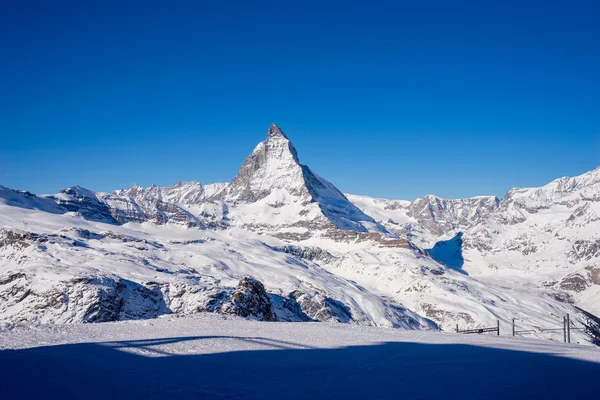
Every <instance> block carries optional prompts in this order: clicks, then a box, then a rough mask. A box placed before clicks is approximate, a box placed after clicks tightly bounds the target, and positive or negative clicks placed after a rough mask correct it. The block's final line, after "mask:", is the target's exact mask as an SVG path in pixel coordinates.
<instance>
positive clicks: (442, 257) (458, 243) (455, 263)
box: [425, 232, 468, 275]
mask: <svg viewBox="0 0 600 400" xmlns="http://www.w3.org/2000/svg"><path fill="white" fill-rule="evenodd" d="M462 236H463V234H462V232H459V233H457V234H456V236H454V237H453V238H452V239H449V240H440V241H439V242H437V243H436V244H435V245H434V246H433V248H432V249H426V250H425V251H426V252H427V253H428V254H429V255H430V256H431V257H433V258H434V259H435V260H437V261H439V262H441V263H443V264H445V265H446V266H448V267H450V268H452V269H453V270H455V271H458V272H460V273H463V274H465V275H468V274H467V272H466V271H464V270H463V269H462V267H463V265H464V264H465V259H464V258H463V254H462V245H463V240H462Z"/></svg>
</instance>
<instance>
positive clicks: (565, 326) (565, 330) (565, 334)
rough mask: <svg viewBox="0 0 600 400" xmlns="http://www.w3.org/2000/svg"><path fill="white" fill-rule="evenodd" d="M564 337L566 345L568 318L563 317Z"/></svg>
mask: <svg viewBox="0 0 600 400" xmlns="http://www.w3.org/2000/svg"><path fill="white" fill-rule="evenodd" d="M563 336H564V341H565V343H567V317H563Z"/></svg>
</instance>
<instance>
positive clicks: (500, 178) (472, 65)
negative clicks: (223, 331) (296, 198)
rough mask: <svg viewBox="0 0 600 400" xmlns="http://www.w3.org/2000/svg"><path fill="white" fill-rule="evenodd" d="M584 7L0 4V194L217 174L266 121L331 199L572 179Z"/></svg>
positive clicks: (593, 63) (584, 103)
mask: <svg viewBox="0 0 600 400" xmlns="http://www.w3.org/2000/svg"><path fill="white" fill-rule="evenodd" d="M170 3H175V4H170ZM250 3H252V4H250ZM325 3H327V4H325ZM599 4H600V2H598V1H588V2H582V1H564V2H553V1H540V2H530V1H514V2H511V1H472V2H461V1H452V2H450V1H441V0H440V1H427V0H425V1H410V2H409V1H406V2H404V1H398V2H392V1H389V2H379V3H378V2H374V1H362V2H352V1H349V2H310V1H309V2H306V1H281V0H279V1H274V2H242V1H240V2H229V1H217V2H204V1H193V2H192V1H190V2H183V1H173V2H166V1H165V2H160V3H159V2H152V1H150V2H148V1H144V2H141V1H140V2H126V1H119V2H108V1H102V2H92V1H79V2H66V1H52V2H50V1H40V2H32V1H27V0H24V1H4V2H2V3H1V5H0V34H1V37H2V40H1V41H0V51H1V62H0V93H1V95H0V185H4V186H8V187H12V188H17V189H27V190H30V191H33V192H35V193H48V192H57V191H58V190H60V189H61V188H65V187H68V186H72V185H75V184H79V185H81V186H85V187H88V188H90V189H93V190H98V191H111V190H114V189H118V188H122V187H129V186H130V185H131V184H133V183H137V184H139V185H142V186H147V185H150V184H151V183H156V184H159V185H168V184H172V183H175V182H178V181H184V180H198V181H201V182H203V183H210V182H215V181H228V180H231V179H232V178H233V176H235V174H236V172H237V170H238V168H239V167H240V165H241V164H242V162H243V159H244V158H245V157H246V156H247V155H248V154H249V153H250V152H251V151H252V149H253V148H254V146H255V145H256V144H257V143H258V142H259V141H261V140H263V139H264V138H265V137H266V132H267V129H268V127H269V125H270V124H271V123H272V122H274V121H275V122H277V123H278V124H279V125H280V126H281V127H282V129H283V130H284V131H285V132H286V133H287V134H288V135H289V136H290V138H291V139H292V141H293V142H294V144H295V145H296V148H297V149H298V152H299V155H300V159H301V161H302V162H303V163H305V164H308V165H309V166H310V167H311V168H312V169H313V170H315V171H316V172H317V173H319V174H320V175H322V176H324V177H325V178H327V179H329V180H330V181H332V182H333V183H334V184H336V185H337V186H338V187H339V188H340V189H341V190H342V191H345V192H352V193H357V194H369V195H373V196H380V197H388V198H405V199H414V198H416V197H418V196H423V195H425V194H428V193H433V194H437V195H439V196H443V197H451V198H457V197H466V196H474V195H483V194H495V195H498V196H502V195H503V194H504V193H505V192H506V190H508V189H509V188H511V187H513V186H538V185H542V184H545V183H546V182H548V181H550V180H552V179H554V178H557V177H561V176H565V175H577V174H580V173H583V172H585V171H587V170H590V169H593V168H595V167H596V166H598V165H599V164H600V23H599V21H600V5H599Z"/></svg>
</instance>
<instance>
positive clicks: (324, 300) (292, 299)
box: [286, 290, 353, 323]
mask: <svg viewBox="0 0 600 400" xmlns="http://www.w3.org/2000/svg"><path fill="white" fill-rule="evenodd" d="M286 307H288V308H290V309H292V310H296V312H298V309H297V308H296V307H299V309H300V311H301V313H299V314H300V315H305V316H306V317H308V318H310V320H312V321H322V322H343V323H349V322H352V321H353V318H352V312H351V311H350V308H348V307H347V306H346V305H344V304H343V303H342V302H340V301H337V300H334V299H331V298H329V297H327V296H325V295H323V294H321V293H318V292H316V293H313V294H308V293H306V292H303V291H299V290H296V291H293V292H292V293H290V295H289V296H288V302H287V303H286Z"/></svg>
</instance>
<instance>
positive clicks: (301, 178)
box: [220, 124, 387, 234]
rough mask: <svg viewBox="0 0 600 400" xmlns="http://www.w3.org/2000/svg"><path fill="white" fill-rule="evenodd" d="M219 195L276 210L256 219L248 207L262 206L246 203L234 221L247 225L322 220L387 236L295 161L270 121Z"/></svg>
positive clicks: (283, 136) (293, 151)
mask: <svg viewBox="0 0 600 400" xmlns="http://www.w3.org/2000/svg"><path fill="white" fill-rule="evenodd" d="M220 197H221V198H222V199H223V200H225V201H227V202H231V203H233V204H236V205H244V204H247V205H249V204H256V203H260V204H263V203H264V204H266V205H268V206H270V207H271V208H277V209H280V210H278V213H277V215H278V217H277V218H272V217H270V218H269V219H266V220H260V218H255V217H256V215H255V213H254V211H255V210H258V212H260V213H263V212H264V208H261V209H257V208H256V209H255V208H253V207H246V208H244V212H243V214H242V213H240V214H238V215H237V219H238V220H244V221H248V222H247V224H252V225H257V224H258V225H270V226H272V225H287V226H300V225H303V226H306V225H307V223H311V224H312V225H313V226H314V224H315V223H319V222H325V223H331V224H333V225H334V226H335V227H336V228H338V229H342V230H354V231H357V232H379V233H384V234H387V231H386V229H385V228H384V227H383V226H381V225H379V224H377V223H376V222H375V220H373V218H371V217H369V216H368V215H366V214H365V213H363V212H362V211H361V210H359V209H358V208H357V207H356V206H355V205H354V204H352V203H351V202H350V201H348V199H347V198H346V197H345V196H344V195H343V194H342V192H340V191H339V190H338V189H337V188H336V187H335V186H334V185H333V184H331V183H330V182H328V181H327V180H325V179H323V178H321V177H320V176H318V175H317V174H315V173H314V172H312V170H311V169H310V168H309V167H307V166H306V165H302V164H300V161H299V158H298V152H297V151H296V148H295V147H294V145H293V144H292V142H291V141H290V140H289V138H288V136H287V135H286V134H285V133H284V132H283V131H282V130H281V128H279V127H278V126H277V125H276V124H273V125H271V127H270V128H269V130H268V132H267V139H266V140H265V141H263V142H261V143H259V144H258V145H257V146H256V147H255V148H254V151H252V153H251V154H250V155H249V156H248V157H247V158H246V160H245V161H244V164H243V165H242V167H241V168H240V171H239V172H238V174H237V176H236V177H235V178H234V179H233V181H232V182H231V183H230V184H229V187H228V188H227V190H226V191H224V192H223V194H222V195H221V196H220ZM248 219H249V220H248ZM244 224H245V225H246V223H244Z"/></svg>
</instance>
